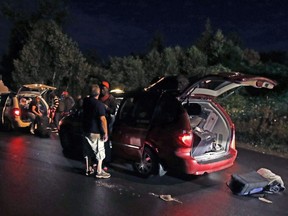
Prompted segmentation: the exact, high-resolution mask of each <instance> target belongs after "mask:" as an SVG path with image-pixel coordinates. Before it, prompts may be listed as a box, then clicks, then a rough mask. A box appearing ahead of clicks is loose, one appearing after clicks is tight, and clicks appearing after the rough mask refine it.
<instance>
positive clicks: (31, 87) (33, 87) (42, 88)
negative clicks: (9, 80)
mask: <svg viewBox="0 0 288 216" xmlns="http://www.w3.org/2000/svg"><path fill="white" fill-rule="evenodd" d="M55 89H56V87H53V86H48V85H45V84H26V85H23V86H22V87H21V88H20V89H19V90H18V94H19V93H20V92H27V91H34V92H39V93H40V94H41V95H42V94H44V93H45V92H47V91H49V90H51V91H53V90H55Z"/></svg>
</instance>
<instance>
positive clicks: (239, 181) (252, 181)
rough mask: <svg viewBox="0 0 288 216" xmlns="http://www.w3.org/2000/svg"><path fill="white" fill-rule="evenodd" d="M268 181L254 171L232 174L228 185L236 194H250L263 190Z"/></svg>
mask: <svg viewBox="0 0 288 216" xmlns="http://www.w3.org/2000/svg"><path fill="white" fill-rule="evenodd" d="M268 183H269V182H268V180H267V179H266V178H264V177H263V176H261V175H260V174H259V173H257V172H256V171H252V172H248V173H244V174H233V175H231V180H230V182H229V183H228V187H229V188H230V189H231V191H232V192H233V193H234V194H237V195H250V194H256V193H261V192H263V190H264V188H265V186H267V185H268Z"/></svg>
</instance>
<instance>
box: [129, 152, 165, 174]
mask: <svg viewBox="0 0 288 216" xmlns="http://www.w3.org/2000/svg"><path fill="white" fill-rule="evenodd" d="M158 161H159V160H158V157H157V155H156V154H155V153H154V152H153V150H152V149H150V148H148V147H145V148H144V151H143V154H142V158H141V161H139V162H134V164H133V168H134V170H135V171H136V172H137V173H138V174H139V175H140V176H141V177H144V178H147V177H149V176H151V175H158V170H159V162H158Z"/></svg>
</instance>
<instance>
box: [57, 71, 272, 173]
mask: <svg viewBox="0 0 288 216" xmlns="http://www.w3.org/2000/svg"><path fill="white" fill-rule="evenodd" d="M179 81H181V80H179V79H178V77H176V76H171V77H162V78H160V79H159V80H157V81H155V82H154V83H152V84H151V85H150V86H148V87H147V88H145V89H143V90H140V91H136V92H131V93H125V96H124V98H123V100H122V101H121V104H120V107H119V109H118V112H117V115H116V119H115V123H114V125H113V131H112V136H111V142H112V156H113V158H114V159H117V158H121V159H126V160H128V161H130V162H131V163H132V164H133V167H134V169H135V171H136V172H137V173H138V174H140V175H141V176H144V177H147V176H150V175H153V174H160V175H162V174H164V173H165V172H166V171H168V170H176V171H179V172H183V173H186V174H194V175H202V174H204V173H211V172H215V171H219V170H223V169H225V168H227V167H230V166H232V165H233V163H234V161H235V159H236V156H237V150H236V144H235V126H234V124H233V122H232V120H231V118H230V117H229V115H228V114H227V112H226V111H225V110H224V108H223V107H221V105H220V104H219V103H218V102H216V101H215V98H217V97H218V96H220V95H223V94H230V93H231V91H233V90H235V89H236V88H238V87H241V86H252V87H255V88H268V89H272V88H273V87H274V86H275V85H276V82H275V81H273V80H270V79H267V78H265V77H255V76H250V75H245V74H242V73H239V72H230V73H220V74H217V75H209V76H206V77H203V78H201V79H199V80H194V81H190V82H187V83H186V85H185V86H184V87H183V83H180V82H179ZM179 84H181V85H182V87H183V88H182V87H181V88H179V86H180V85H179ZM76 122H78V123H76ZM80 122H81V115H79V113H78V114H74V115H71V116H68V117H67V118H66V119H65V118H64V119H62V122H61V126H60V134H59V135H60V140H61V145H62V146H63V147H67V148H68V147H69V145H70V146H71V145H72V143H73V141H75V140H78V145H81V141H80V140H81V139H79V137H81V123H80ZM79 123H80V124H79ZM75 136H78V139H77V138H76V137H75Z"/></svg>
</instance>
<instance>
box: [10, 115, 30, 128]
mask: <svg viewBox="0 0 288 216" xmlns="http://www.w3.org/2000/svg"><path fill="white" fill-rule="evenodd" d="M13 124H14V126H15V127H16V128H25V127H29V126H30V124H31V122H30V121H22V120H21V119H20V117H16V118H15V119H14V120H13Z"/></svg>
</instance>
